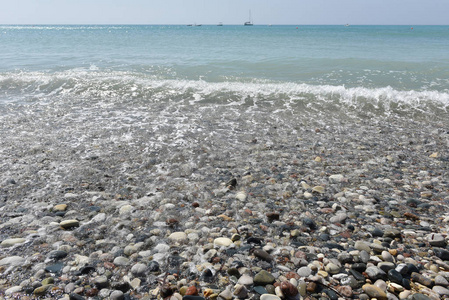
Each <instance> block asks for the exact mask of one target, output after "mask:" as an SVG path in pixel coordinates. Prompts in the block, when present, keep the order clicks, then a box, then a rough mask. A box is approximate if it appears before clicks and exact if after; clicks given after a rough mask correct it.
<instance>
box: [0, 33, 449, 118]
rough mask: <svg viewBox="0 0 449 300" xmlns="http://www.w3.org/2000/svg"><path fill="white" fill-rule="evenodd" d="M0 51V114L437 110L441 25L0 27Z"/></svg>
mask: <svg viewBox="0 0 449 300" xmlns="http://www.w3.org/2000/svg"><path fill="white" fill-rule="evenodd" d="M0 44H1V46H2V51H1V53H0V61H1V64H0V103H1V105H2V106H4V105H5V103H9V104H17V103H27V104H39V103H41V104H42V103H47V102H48V101H50V102H57V103H60V104H62V105H63V103H68V102H72V101H85V103H86V106H88V103H89V102H110V103H113V102H114V101H115V100H116V101H125V102H126V101H131V102H132V101H138V102H141V103H142V104H144V103H148V104H149V103H152V102H153V101H156V99H157V101H168V100H177V101H190V102H198V101H203V102H208V103H211V104H213V103H217V104H219V103H223V102H225V103H228V102H236V101H237V102H238V101H240V100H241V99H247V98H251V99H252V100H255V101H258V102H264V101H266V102H270V101H273V100H277V99H282V100H283V101H285V102H286V103H287V102H288V103H290V104H293V105H295V104H303V105H314V104H317V103H318V102H320V103H321V102H322V104H323V105H325V103H326V102H334V103H338V104H343V103H344V104H346V105H352V106H363V105H364V104H367V103H369V104H371V105H373V108H374V107H380V106H382V107H385V109H387V108H386V107H389V106H391V105H393V106H401V108H402V106H405V107H407V108H413V109H418V108H419V109H422V110H427V109H428V106H427V105H429V106H430V107H431V108H433V107H439V108H441V109H442V110H443V111H444V110H445V108H446V107H447V105H448V104H449V51H447V50H448V49H449V28H448V27H447V26H419V27H415V28H413V29H412V28H411V27H409V26H298V27H296V26H252V27H245V26H197V27H189V26H118V25H114V26H81V25H80V26H74V25H73V26H1V27H0ZM131 102H130V103H131ZM342 109H344V107H342ZM387 110H388V109H387Z"/></svg>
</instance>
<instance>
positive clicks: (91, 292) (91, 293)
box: [86, 288, 98, 297]
mask: <svg viewBox="0 0 449 300" xmlns="http://www.w3.org/2000/svg"><path fill="white" fill-rule="evenodd" d="M97 294H98V289H96V288H91V289H88V290H87V291H86V296H87V297H95V296H96V295H97Z"/></svg>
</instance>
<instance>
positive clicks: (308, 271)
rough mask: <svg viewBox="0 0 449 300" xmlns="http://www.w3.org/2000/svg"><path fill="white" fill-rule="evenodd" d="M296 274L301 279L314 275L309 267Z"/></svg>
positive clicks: (302, 268) (299, 270) (300, 269)
mask: <svg viewBox="0 0 449 300" xmlns="http://www.w3.org/2000/svg"><path fill="white" fill-rule="evenodd" d="M296 273H298V275H299V276H301V277H309V276H310V275H311V274H312V269H311V268H309V267H301V268H299V269H298V271H296Z"/></svg>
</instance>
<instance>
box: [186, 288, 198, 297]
mask: <svg viewBox="0 0 449 300" xmlns="http://www.w3.org/2000/svg"><path fill="white" fill-rule="evenodd" d="M186 295H190V296H198V289H197V288H196V286H194V285H192V286H189V287H188V288H187V290H186Z"/></svg>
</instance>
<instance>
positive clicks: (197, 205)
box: [192, 202, 200, 207]
mask: <svg viewBox="0 0 449 300" xmlns="http://www.w3.org/2000/svg"><path fill="white" fill-rule="evenodd" d="M192 206H193V207H200V204H199V203H198V202H193V203H192Z"/></svg>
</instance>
